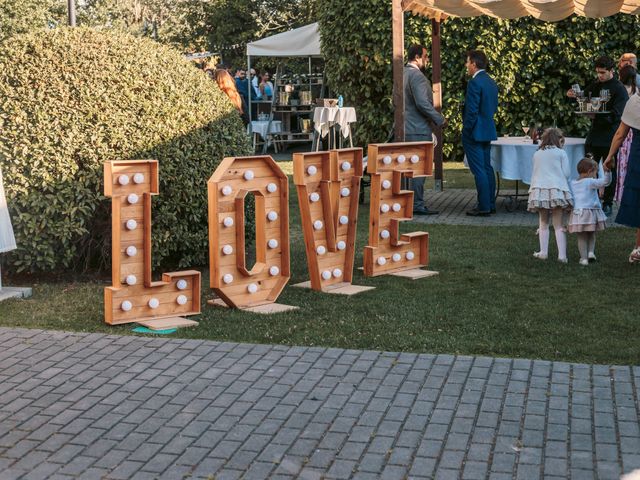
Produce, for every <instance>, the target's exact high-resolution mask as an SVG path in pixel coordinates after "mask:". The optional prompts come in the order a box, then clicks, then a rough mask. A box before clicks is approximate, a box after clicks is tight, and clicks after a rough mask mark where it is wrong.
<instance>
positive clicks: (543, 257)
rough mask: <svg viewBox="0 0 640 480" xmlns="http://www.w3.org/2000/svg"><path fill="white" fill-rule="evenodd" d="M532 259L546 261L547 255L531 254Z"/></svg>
mask: <svg viewBox="0 0 640 480" xmlns="http://www.w3.org/2000/svg"><path fill="white" fill-rule="evenodd" d="M533 258H537V259H538V260H546V259H547V254H546V253H542V252H533Z"/></svg>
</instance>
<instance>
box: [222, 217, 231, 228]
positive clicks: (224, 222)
mask: <svg viewBox="0 0 640 480" xmlns="http://www.w3.org/2000/svg"><path fill="white" fill-rule="evenodd" d="M222 223H223V224H224V226H225V227H233V218H231V217H225V219H224V220H223V221H222Z"/></svg>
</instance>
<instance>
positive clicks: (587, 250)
mask: <svg viewBox="0 0 640 480" xmlns="http://www.w3.org/2000/svg"><path fill="white" fill-rule="evenodd" d="M578 250H579V251H580V260H588V259H589V257H593V256H595V251H596V232H579V233H578Z"/></svg>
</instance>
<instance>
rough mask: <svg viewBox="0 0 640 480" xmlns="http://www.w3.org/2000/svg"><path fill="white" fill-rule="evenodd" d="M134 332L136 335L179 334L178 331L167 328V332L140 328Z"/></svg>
mask: <svg viewBox="0 0 640 480" xmlns="http://www.w3.org/2000/svg"><path fill="white" fill-rule="evenodd" d="M132 331H133V332H136V333H153V334H155V335H169V334H171V333H175V332H177V331H178V329H177V328H167V329H166V330H151V329H150V328H147V327H142V326H140V327H136V328H134V329H133V330H132Z"/></svg>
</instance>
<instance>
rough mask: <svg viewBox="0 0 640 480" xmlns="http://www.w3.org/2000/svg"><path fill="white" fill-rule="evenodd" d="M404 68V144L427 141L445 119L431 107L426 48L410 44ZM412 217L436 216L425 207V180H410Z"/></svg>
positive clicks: (431, 96)
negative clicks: (425, 70)
mask: <svg viewBox="0 0 640 480" xmlns="http://www.w3.org/2000/svg"><path fill="white" fill-rule="evenodd" d="M407 58H408V63H407V64H406V65H405V67H404V135H405V136H404V138H405V141H407V142H424V141H428V142H430V141H431V140H432V135H431V133H432V128H433V126H437V127H440V126H442V125H443V124H444V117H443V116H442V115H441V114H440V113H439V112H438V111H437V110H436V109H435V108H434V107H433V91H432V90H431V83H430V82H429V80H427V77H426V76H425V75H424V73H423V72H422V71H423V70H424V69H425V68H426V67H427V65H428V64H429V57H428V56H427V49H426V48H425V47H424V46H422V45H412V46H411V47H409V50H408V52H407ZM411 185H412V189H413V213H414V215H436V214H438V213H439V212H437V211H435V210H429V209H428V208H427V207H426V206H425V205H424V178H416V179H412V181H411Z"/></svg>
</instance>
